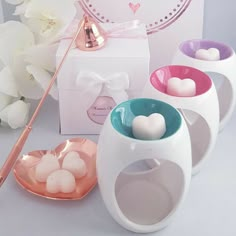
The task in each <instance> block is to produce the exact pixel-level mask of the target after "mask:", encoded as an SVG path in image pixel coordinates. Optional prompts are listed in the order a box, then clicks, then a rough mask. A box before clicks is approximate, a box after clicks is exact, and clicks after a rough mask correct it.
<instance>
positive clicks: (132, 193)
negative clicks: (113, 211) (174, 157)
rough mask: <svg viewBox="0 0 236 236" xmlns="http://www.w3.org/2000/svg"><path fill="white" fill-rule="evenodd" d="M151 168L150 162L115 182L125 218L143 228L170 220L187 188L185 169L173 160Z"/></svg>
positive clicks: (130, 169)
mask: <svg viewBox="0 0 236 236" xmlns="http://www.w3.org/2000/svg"><path fill="white" fill-rule="evenodd" d="M148 162H153V163H154V162H155V163H158V165H156V166H155V167H154V168H152V169H150V167H148V164H147V160H145V161H139V162H135V163H134V164H132V165H131V166H129V167H128V168H126V169H124V170H123V171H122V172H121V173H120V175H119V176H118V178H117V180H116V183H115V197H116V200H117V204H118V206H119V208H120V210H121V212H122V213H123V215H124V216H125V217H126V218H127V219H128V220H129V221H131V222H133V223H135V224H139V225H154V224H157V223H159V222H161V221H163V220H164V219H165V218H167V217H168V216H169V215H171V213H172V212H173V211H174V210H175V209H176V207H177V206H178V204H179V202H180V200H181V198H182V194H183V189H184V187H185V186H184V174H183V171H182V169H181V168H180V167H179V166H178V165H177V164H176V163H173V162H171V161H166V160H162V159H155V160H154V159H150V160H148Z"/></svg>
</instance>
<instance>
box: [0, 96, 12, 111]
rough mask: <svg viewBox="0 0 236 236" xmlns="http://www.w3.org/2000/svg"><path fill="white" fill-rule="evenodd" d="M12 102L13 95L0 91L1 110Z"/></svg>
mask: <svg viewBox="0 0 236 236" xmlns="http://www.w3.org/2000/svg"><path fill="white" fill-rule="evenodd" d="M11 102H12V97H11V96H9V95H6V94H4V93H1V92H0V111H1V110H2V109H4V108H5V107H6V106H7V105H9V104H10V103H11Z"/></svg>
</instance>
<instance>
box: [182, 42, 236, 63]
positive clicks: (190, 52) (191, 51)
mask: <svg viewBox="0 0 236 236" xmlns="http://www.w3.org/2000/svg"><path fill="white" fill-rule="evenodd" d="M209 48H217V49H218V50H219V51H220V60H225V59H227V58H229V57H231V56H232V55H233V53H234V51H233V49H232V48H231V47H229V46H227V45H225V44H223V43H219V42H215V41H211V40H205V39H194V40H188V41H185V42H183V43H182V44H181V45H180V46H179V50H180V51H181V52H182V53H183V54H184V55H186V56H188V57H192V58H195V54H196V51H197V50H199V49H206V50H208V49H209Z"/></svg>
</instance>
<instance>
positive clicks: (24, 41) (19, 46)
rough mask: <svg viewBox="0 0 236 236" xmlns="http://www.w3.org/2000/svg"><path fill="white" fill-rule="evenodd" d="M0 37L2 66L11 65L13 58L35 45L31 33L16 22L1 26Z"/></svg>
mask: <svg viewBox="0 0 236 236" xmlns="http://www.w3.org/2000/svg"><path fill="white" fill-rule="evenodd" d="M0 35H1V37H0V60H1V61H2V63H3V64H4V65H8V66H9V65H12V63H13V61H14V57H15V56H17V55H19V54H21V53H22V52H23V51H24V50H25V49H26V48H29V47H32V46H33V45H34V44H35V41H34V35H33V33H32V32H31V31H30V30H29V28H28V27H27V26H25V25H24V24H22V23H20V22H18V21H8V22H6V23H3V24H1V25H0Z"/></svg>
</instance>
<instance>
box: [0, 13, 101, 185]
mask: <svg viewBox="0 0 236 236" xmlns="http://www.w3.org/2000/svg"><path fill="white" fill-rule="evenodd" d="M105 41H106V37H105V34H103V31H102V29H101V28H100V26H99V25H98V23H96V22H95V21H94V20H93V19H92V18H91V17H88V16H87V15H84V17H83V19H82V20H81V22H80V23H79V25H78V29H77V31H76V33H75V34H74V36H73V38H72V39H71V42H70V44H69V46H68V48H67V50H66V52H65V54H64V56H63V58H62V60H61V62H60V63H59V65H58V68H57V70H56V71H55V73H54V75H53V76H52V79H51V81H50V83H49V85H48V87H47V89H46V91H45V92H44V94H43V96H42V98H41V100H40V101H39V104H38V106H37V108H36V110H35V112H34V114H33V116H32V117H31V119H30V121H29V123H28V125H26V127H25V129H24V130H23V132H22V134H21V135H20V137H19V139H18V140H17V142H16V143H15V145H14V146H13V148H12V150H11V152H10V154H9V155H8V158H7V160H6V162H5V163H4V165H3V167H2V168H1V169H0V187H1V186H2V185H3V183H4V181H5V180H6V178H7V177H8V175H9V173H10V171H11V169H12V167H13V166H14V164H15V162H16V160H17V158H18V156H19V155H20V153H21V151H22V149H23V146H24V145H25V142H26V141H27V139H28V136H29V134H30V132H31V130H32V126H33V123H34V121H35V119H36V118H37V116H38V113H39V111H40V110H41V108H42V106H43V104H44V102H45V99H46V97H47V95H48V93H49V91H50V90H51V88H52V86H53V84H54V83H55V81H56V78H57V76H58V74H59V72H60V70H61V68H62V66H63V64H64V62H65V60H66V58H67V56H68V54H69V52H70V49H71V48H72V47H73V45H74V43H75V44H76V46H77V47H79V48H80V49H83V50H86V51H91V50H97V49H99V48H101V47H103V46H104V45H105Z"/></svg>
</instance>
